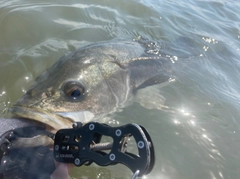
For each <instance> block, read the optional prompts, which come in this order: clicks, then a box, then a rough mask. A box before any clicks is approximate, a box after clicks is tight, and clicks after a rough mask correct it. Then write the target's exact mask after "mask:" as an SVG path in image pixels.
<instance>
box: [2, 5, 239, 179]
mask: <svg viewBox="0 0 240 179" xmlns="http://www.w3.org/2000/svg"><path fill="white" fill-rule="evenodd" d="M239 9H240V3H239V2H238V1H234V0H232V1H224V0H221V1H212V0H209V1H204V0H203V1H191V0H186V1H183V0H182V1H164V0H162V1H154V0H149V1H125V0H123V1H108V0H104V1H96V0H95V1H94V0H91V1H86V2H84V1H74V0H71V1H51V2H50V1H27V0H15V1H1V4H0V61H1V65H0V84H1V85H0V110H1V112H2V113H1V117H4V116H6V115H8V114H7V113H6V110H7V108H8V107H11V105H12V104H13V103H14V102H16V100H17V99H18V98H20V97H21V96H22V95H23V93H24V92H25V91H26V90H27V88H28V87H29V86H30V85H31V84H32V82H33V80H34V79H35V78H36V77H37V76H38V75H39V74H40V73H41V72H43V71H44V70H45V69H46V68H47V67H49V66H50V65H51V64H53V63H54V62H55V61H57V60H58V59H59V58H60V57H61V56H62V55H64V54H65V53H68V52H70V51H74V50H75V49H77V48H78V47H80V46H83V45H85V44H89V43H94V42H98V41H108V40H112V39H129V40H131V39H133V38H136V37H137V36H139V35H141V36H143V37H145V38H149V39H152V40H156V41H161V43H162V44H164V47H163V49H162V53H164V54H171V55H175V56H178V57H186V58H190V59H191V63H189V64H188V65H187V66H186V67H185V68H184V69H182V70H179V72H178V75H177V76H176V81H175V82H174V83H170V84H169V85H168V86H164V87H158V86H157V87H156V88H154V91H152V89H151V90H149V91H148V92H147V93H145V96H144V98H142V99H143V100H144V101H146V100H147V101H153V100H156V105H155V108H159V109H148V108H149V106H148V105H147V106H145V107H144V106H142V105H140V104H139V103H137V102H135V103H133V104H132V105H130V106H128V107H126V108H124V109H123V110H122V111H120V112H117V113H115V114H113V115H111V116H110V117H111V119H112V120H110V123H111V122H112V123H113V122H115V123H119V124H120V125H121V124H126V123H129V122H135V123H138V124H141V125H143V126H145V127H146V128H147V129H148V131H149V133H150V134H151V136H152V138H153V140H154V144H155V150H156V166H155V168H154V170H153V171H152V173H151V174H149V175H148V176H146V178H149V179H150V178H161V179H207V178H212V179H215V178H217V179H222V178H230V179H237V178H240V170H239V168H240V162H239V161H240V153H239V151H240V144H239V141H240V140H239V139H240V118H239V109H240V87H239V84H240V80H239V76H240V71H239V68H240V62H239V59H240V58H239V57H240V15H239ZM156 96H158V97H160V99H159V100H160V101H161V104H162V101H164V103H163V105H164V106H165V107H164V108H162V106H158V104H160V102H159V100H158V98H156ZM146 97H147V98H146ZM150 103H151V102H150ZM146 107H147V108H146ZM153 107H154V106H153ZM131 175H132V174H131V172H130V171H129V170H128V169H127V168H126V167H124V166H121V165H117V166H111V167H98V166H96V165H91V166H89V167H80V168H75V169H74V171H73V173H72V178H84V179H85V178H130V177H131Z"/></svg>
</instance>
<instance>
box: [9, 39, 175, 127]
mask: <svg viewBox="0 0 240 179" xmlns="http://www.w3.org/2000/svg"><path fill="white" fill-rule="evenodd" d="M153 47H154V45H153V43H152V42H148V41H144V40H139V41H124V40H119V41H112V42H102V43H95V44H92V45H88V46H85V47H82V48H80V49H78V50H76V51H75V52H73V53H71V54H69V55H66V56H64V57H62V58H60V60H59V61H57V62H56V63H55V64H54V65H53V66H52V67H50V68H49V69H48V70H47V71H46V72H45V73H44V74H42V75H41V76H39V77H38V78H37V79H36V81H35V84H33V86H32V87H31V88H30V89H29V90H28V91H27V92H26V94H25V95H24V96H23V97H22V98H20V99H19V100H18V101H17V103H16V104H15V105H14V106H13V107H12V109H11V112H12V113H13V114H14V115H15V116H18V117H23V118H28V119H31V120H36V121H39V122H42V123H44V124H47V125H48V126H49V127H50V128H51V130H53V131H55V130H59V129H61V128H66V127H70V126H71V125H72V123H73V122H76V121H81V122H86V121H87V120H91V119H93V118H94V117H95V118H96V117H98V116H101V115H103V114H108V113H110V112H112V111H114V110H115V109H116V108H117V107H119V106H122V105H124V104H125V102H126V101H127V100H128V99H129V98H131V97H132V96H133V94H134V93H136V92H137V90H139V89H141V88H145V87H147V86H151V85H155V84H159V83H162V82H166V81H168V80H169V79H170V78H171V75H172V69H173V66H174V64H175V62H174V61H173V60H172V59H170V58H167V57H161V56H160V55H159V54H158V53H155V50H154V48H153Z"/></svg>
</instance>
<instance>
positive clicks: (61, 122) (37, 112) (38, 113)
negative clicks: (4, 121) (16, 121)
mask: <svg viewBox="0 0 240 179" xmlns="http://www.w3.org/2000/svg"><path fill="white" fill-rule="evenodd" d="M9 111H10V112H11V113H12V114H13V115H14V116H16V117H21V118H26V119H29V120H34V121H38V122H40V123H43V124H45V125H46V126H49V127H50V128H51V129H50V130H51V131H57V130H59V129H62V128H69V127H72V123H74V122H75V121H74V120H73V119H71V118H67V117H63V116H60V115H58V114H55V113H53V112H50V111H47V110H42V109H39V108H32V107H31V108H30V107H25V106H17V105H16V106H13V107H12V108H10V109H9Z"/></svg>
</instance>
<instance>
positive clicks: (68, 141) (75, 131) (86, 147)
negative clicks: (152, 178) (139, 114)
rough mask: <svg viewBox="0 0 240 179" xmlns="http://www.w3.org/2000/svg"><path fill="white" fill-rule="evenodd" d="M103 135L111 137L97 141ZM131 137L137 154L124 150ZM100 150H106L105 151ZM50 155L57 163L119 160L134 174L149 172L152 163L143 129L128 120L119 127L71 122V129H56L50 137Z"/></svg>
mask: <svg viewBox="0 0 240 179" xmlns="http://www.w3.org/2000/svg"><path fill="white" fill-rule="evenodd" d="M103 136H107V137H112V139H113V142H112V143H101V139H102V137H103ZM130 137H134V139H135V141H136V145H137V148H138V155H137V154H134V153H130V152H128V151H127V142H128V139H129V138H130ZM104 150H110V152H109V153H108V152H105V151H104ZM54 158H55V160H56V161H58V162H62V163H73V164H75V165H76V166H81V165H83V164H85V165H90V164H91V163H92V162H94V163H96V164H98V165H100V166H108V165H115V164H118V163H121V164H123V165H125V166H127V167H128V168H129V169H131V171H132V172H133V173H135V174H134V177H133V178H135V177H136V176H142V175H146V174H149V173H150V172H151V171H152V169H153V167H154V163H155V154H154V147H153V143H152V140H151V137H150V135H149V133H148V132H147V130H146V129H145V128H144V127H142V126H140V125H137V124H134V123H131V124H126V125H124V126H120V127H111V126H109V125H106V124H101V123H97V122H90V123H87V124H85V125H82V123H74V124H73V128H72V129H61V130H59V131H57V133H56V134H55V139H54Z"/></svg>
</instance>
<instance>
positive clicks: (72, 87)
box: [62, 81, 85, 100]
mask: <svg viewBox="0 0 240 179" xmlns="http://www.w3.org/2000/svg"><path fill="white" fill-rule="evenodd" d="M62 90H63V92H64V93H65V95H66V96H67V97H69V98H71V99H74V100H79V99H82V98H83V97H84V95H85V89H84V86H83V84H82V83H81V82H79V81H67V82H65V83H64V84H63V87H62Z"/></svg>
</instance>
